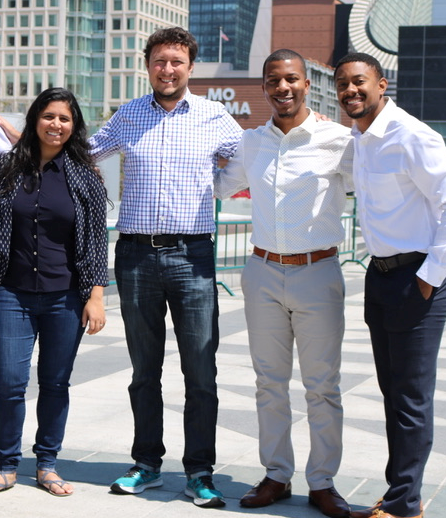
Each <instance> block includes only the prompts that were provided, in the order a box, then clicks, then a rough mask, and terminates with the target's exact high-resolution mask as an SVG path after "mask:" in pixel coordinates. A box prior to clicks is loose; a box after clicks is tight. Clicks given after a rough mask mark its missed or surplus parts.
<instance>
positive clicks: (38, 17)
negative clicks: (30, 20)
mask: <svg viewBox="0 0 446 518" xmlns="http://www.w3.org/2000/svg"><path fill="white" fill-rule="evenodd" d="M34 25H35V26H36V27H43V14H36V15H35V16H34Z"/></svg>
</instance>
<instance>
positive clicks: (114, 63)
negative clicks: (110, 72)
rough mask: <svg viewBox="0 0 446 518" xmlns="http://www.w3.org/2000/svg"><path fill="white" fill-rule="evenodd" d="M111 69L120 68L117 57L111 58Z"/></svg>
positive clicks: (119, 60)
mask: <svg viewBox="0 0 446 518" xmlns="http://www.w3.org/2000/svg"><path fill="white" fill-rule="evenodd" d="M111 67H112V68H121V59H120V58H118V57H112V58H111Z"/></svg>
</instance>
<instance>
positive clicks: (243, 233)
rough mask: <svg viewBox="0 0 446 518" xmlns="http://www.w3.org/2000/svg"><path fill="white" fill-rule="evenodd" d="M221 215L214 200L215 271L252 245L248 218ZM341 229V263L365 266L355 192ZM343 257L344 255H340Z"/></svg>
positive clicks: (233, 264) (238, 261) (238, 262)
mask: <svg viewBox="0 0 446 518" xmlns="http://www.w3.org/2000/svg"><path fill="white" fill-rule="evenodd" d="M220 217H221V201H220V200H216V205H215V225H216V231H215V234H214V243H215V268H216V271H217V273H218V272H225V271H231V270H233V271H235V270H240V269H242V268H244V266H245V264H246V262H247V261H248V259H249V257H250V256H251V253H252V245H251V243H250V237H251V232H252V221H251V219H250V218H249V219H237V220H233V219H225V220H222V219H220ZM341 220H342V224H343V225H344V229H345V239H344V241H343V242H342V243H341V244H340V245H339V256H340V260H341V265H343V264H345V263H348V262H351V263H356V264H359V265H361V266H362V267H363V268H365V269H366V268H367V265H366V264H365V263H364V260H365V259H366V258H367V256H368V254H367V252H366V251H365V250H364V249H363V248H362V249H361V250H359V247H358V234H359V233H360V229H359V226H358V222H357V217H356V198H355V196H348V197H347V204H346V210H345V213H344V215H343V216H342V218H341ZM115 231H116V228H115V227H114V226H109V227H108V228H107V232H108V236H109V238H110V233H111V232H115ZM344 257H345V259H344ZM114 284H116V281H115V280H114V279H111V280H110V285H114ZM217 284H218V285H220V286H222V287H223V288H224V289H225V290H226V291H227V292H228V293H229V294H230V295H234V292H233V291H232V290H231V289H230V287H229V286H228V285H227V284H226V283H225V282H224V281H218V282H217Z"/></svg>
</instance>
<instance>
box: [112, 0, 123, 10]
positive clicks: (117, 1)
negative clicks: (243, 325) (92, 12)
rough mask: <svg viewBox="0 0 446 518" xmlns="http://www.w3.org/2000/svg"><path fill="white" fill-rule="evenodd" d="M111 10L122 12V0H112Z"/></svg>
mask: <svg viewBox="0 0 446 518" xmlns="http://www.w3.org/2000/svg"><path fill="white" fill-rule="evenodd" d="M113 9H114V10H115V11H122V0H114V2H113Z"/></svg>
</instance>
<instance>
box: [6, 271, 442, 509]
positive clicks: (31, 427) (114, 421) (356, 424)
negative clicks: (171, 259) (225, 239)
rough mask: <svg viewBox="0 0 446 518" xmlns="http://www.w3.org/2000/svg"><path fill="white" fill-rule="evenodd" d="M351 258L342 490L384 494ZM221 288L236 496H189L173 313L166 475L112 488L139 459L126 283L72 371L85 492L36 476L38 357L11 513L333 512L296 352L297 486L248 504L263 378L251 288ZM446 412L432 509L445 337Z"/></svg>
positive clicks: (379, 424)
mask: <svg viewBox="0 0 446 518" xmlns="http://www.w3.org/2000/svg"><path fill="white" fill-rule="evenodd" d="M343 270H344V274H345V279H346V288H347V297H346V322H347V327H346V333H345V339H344V344H343V363H342V392H343V403H344V410H345V424H344V456H343V461H342V465H341V468H340V470H339V474H338V476H337V477H336V481H335V482H336V487H337V489H338V491H339V492H340V493H341V494H342V495H343V496H344V497H345V498H346V499H347V500H348V501H349V503H350V504H351V505H352V506H353V507H356V506H361V505H369V504H371V503H373V501H374V500H376V499H377V498H378V497H380V496H381V495H382V494H383V492H384V491H385V488H386V486H385V483H384V482H383V470H384V465H385V461H386V458H387V454H386V441H385V431H384V415H383V405H382V401H381V395H380V392H379V389H378V386H377V382H376V376H375V369H374V364H373V358H372V353H371V347H370V341H369V335H368V331H367V328H366V326H365V324H364V322H363V316H362V299H363V280H364V269H363V268H362V266H360V265H357V264H353V263H348V264H346V265H345V266H344V267H343ZM111 291H112V290H111ZM219 293H220V312H221V316H220V329H221V343H220V349H219V352H218V357H217V362H218V386H219V398H220V410H219V420H218V432H217V464H216V466H215V477H214V478H215V483H216V485H217V486H218V488H219V489H220V490H221V491H222V492H223V494H224V495H225V497H226V501H227V504H226V507H224V508H221V509H200V508H198V507H196V506H194V505H193V504H192V502H191V500H190V499H189V498H187V497H186V496H184V487H185V476H184V473H183V471H182V465H181V462H180V459H181V457H182V450H183V432H182V408H183V401H184V391H183V383H182V376H181V372H180V368H179V357H178V352H177V348H176V342H175V339H174V335H173V331H172V326H171V325H170V326H169V331H168V341H167V348H166V359H165V367H164V375H163V390H164V401H165V444H166V448H167V453H166V455H165V459H164V464H163V479H164V485H163V486H162V487H160V488H156V489H149V490H147V491H145V492H144V493H142V494H140V495H138V496H130V495H116V494H112V493H110V491H109V485H110V483H111V482H113V480H114V479H115V478H117V477H118V476H121V475H122V474H124V472H125V471H126V470H127V469H128V467H130V466H131V464H132V460H131V458H130V448H131V444H132V435H133V421H132V415H131V410H130V403H129V398H128V393H127V386H128V385H129V383H130V377H131V367H130V361H129V358H128V354H127V348H126V342H125V338H124V327H123V323H122V319H121V316H120V310H119V304H118V299H117V296H116V295H110V296H108V298H107V325H106V327H105V328H104V330H103V331H102V332H101V333H100V334H99V335H96V336H93V337H89V336H85V337H84V339H83V342H82V344H81V348H80V352H79V355H78V358H77V361H76V364H75V370H74V373H73V377H72V388H71V409H70V415H69V419H68V427H67V431H66V438H65V441H64V449H63V451H62V452H61V454H60V457H59V462H58V470H59V472H60V473H61V475H63V476H64V478H66V479H67V480H70V481H72V482H73V484H74V486H75V494H74V495H73V496H71V497H68V498H56V497H53V496H51V495H49V494H48V493H47V492H45V491H42V490H39V489H38V488H37V487H36V482H35V460H34V457H33V454H32V452H31V446H32V444H33V439H34V433H35V428H36V420H35V403H36V400H35V397H36V382H35V366H34V367H33V376H32V380H31V382H30V387H29V390H28V414H27V419H26V426H25V430H24V437H23V443H24V444H23V446H24V459H23V461H22V463H21V465H20V468H19V477H18V484H17V486H16V487H14V488H13V489H11V490H9V491H6V492H4V493H2V494H1V495H0V517H1V518H47V517H48V518H49V517H57V518H87V517H88V518H90V517H93V518H118V517H119V518H123V517H129V516H134V517H138V518H146V517H150V518H152V517H153V518H155V517H156V518H158V517H161V516H163V517H166V518H177V517H178V518H187V517H189V516H194V517H198V516H204V515H207V516H209V517H210V518H212V517H214V516H216V515H217V514H218V515H219V516H221V517H227V518H236V517H237V518H242V516H243V515H247V516H262V517H265V518H268V517H272V516H279V517H284V518H291V517H292V518H317V517H322V515H321V514H320V513H319V512H318V511H317V510H316V509H314V508H311V507H310V506H309V505H308V498H307V494H308V488H307V485H306V482H305V477H304V469H305V463H306V458H307V454H308V449H309V438H308V426H307V421H306V412H305V399H304V391H303V389H302V385H301V382H300V374H299V366H298V363H297V360H296V362H295V366H294V377H293V381H292V383H291V398H292V409H293V431H292V433H293V441H294V447H295V456H296V473H295V475H294V477H293V480H292V483H293V496H292V498H290V499H288V500H285V501H282V502H281V503H277V504H274V505H272V506H269V507H266V508H263V509H253V510H247V509H243V508H241V507H239V504H238V501H239V499H240V497H241V496H242V495H243V494H244V493H245V492H246V491H247V490H248V489H249V487H250V486H251V485H253V484H254V483H255V482H257V481H259V480H261V479H262V478H263V476H264V470H263V468H262V466H261V465H260V463H259V460H258V443H257V431H258V427H257V419H256V410H255V398H254V394H255V383H254V373H253V370H252V367H251V361H250V356H249V350H248V337H247V332H246V326H245V319H244V313H243V297H242V294H241V292H240V289H239V288H235V289H234V293H235V296H234V297H231V296H230V295H229V294H228V293H227V292H226V291H225V290H224V289H223V288H222V287H220V288H219ZM435 415H436V417H435V427H436V436H435V443H434V447H433V451H432V454H431V456H430V460H429V463H428V466H427V470H426V474H425V482H424V488H423V501H424V507H425V509H426V513H425V515H426V518H442V517H444V516H445V514H446V511H445V508H446V488H445V483H446V341H445V342H444V344H443V347H442V349H441V352H440V357H439V364H438V382H437V392H436V414H435ZM0 418H1V417H0Z"/></svg>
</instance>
